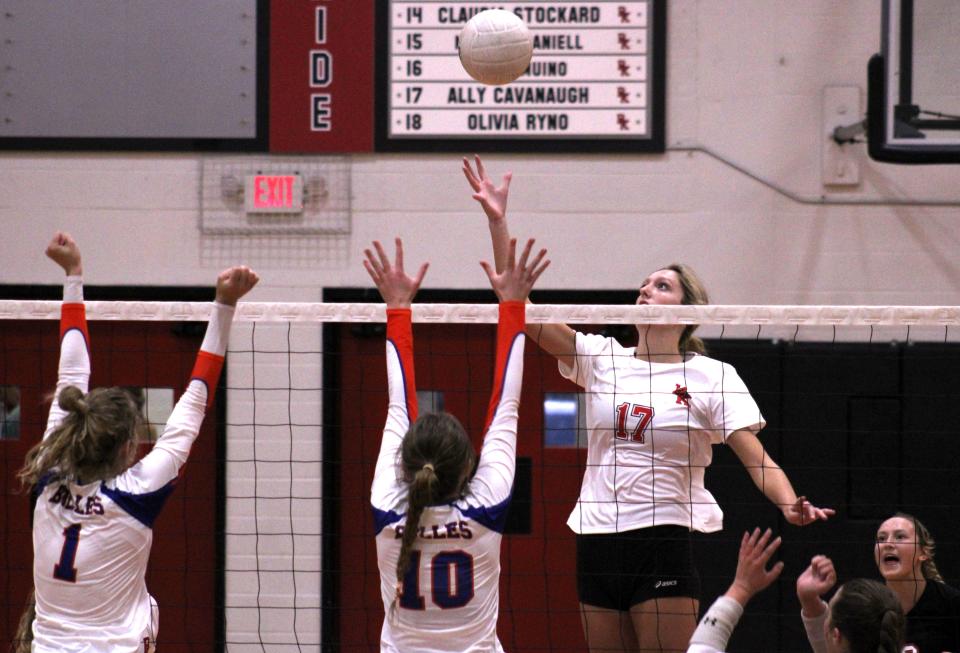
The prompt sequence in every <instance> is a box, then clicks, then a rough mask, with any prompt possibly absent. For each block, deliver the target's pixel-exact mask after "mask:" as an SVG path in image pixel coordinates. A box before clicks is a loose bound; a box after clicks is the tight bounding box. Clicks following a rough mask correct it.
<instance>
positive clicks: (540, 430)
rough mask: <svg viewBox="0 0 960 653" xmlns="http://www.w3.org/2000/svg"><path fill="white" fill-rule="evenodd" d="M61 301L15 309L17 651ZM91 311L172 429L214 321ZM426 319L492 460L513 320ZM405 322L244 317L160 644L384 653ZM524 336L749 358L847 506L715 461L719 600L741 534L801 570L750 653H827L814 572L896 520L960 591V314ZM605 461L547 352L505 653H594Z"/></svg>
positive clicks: (425, 403)
mask: <svg viewBox="0 0 960 653" xmlns="http://www.w3.org/2000/svg"><path fill="white" fill-rule="evenodd" d="M59 306H60V304H59V302H47V301H0V388H2V389H3V394H2V398H3V399H4V406H3V408H4V410H3V422H2V423H0V425H2V429H3V430H0V435H2V439H0V457H2V460H3V465H4V475H5V476H4V478H5V481H4V485H3V487H4V490H3V501H4V507H3V517H2V518H0V527H2V529H3V537H4V541H5V542H6V544H7V545H6V546H5V547H4V549H3V553H2V554H0V587H2V588H3V592H4V598H2V599H0V601H2V602H3V607H2V610H0V628H2V632H0V646H6V644H7V643H8V642H9V641H10V640H11V638H12V637H13V632H14V628H15V625H16V622H17V620H18V619H19V616H20V613H21V610H22V608H23V604H24V600H25V599H26V596H27V593H28V592H29V590H30V587H31V585H32V544H31V534H30V521H29V517H30V508H29V496H28V495H27V494H25V493H23V492H22V491H20V490H19V488H18V484H17V481H16V478H15V476H16V471H17V469H19V467H20V465H21V464H22V461H23V456H24V454H25V453H26V451H27V449H28V448H29V447H30V446H31V445H32V444H34V443H35V442H36V441H37V440H38V439H39V437H40V434H41V433H42V431H43V428H44V424H45V420H46V411H47V406H48V405H49V404H48V402H49V398H48V396H49V393H50V392H51V391H52V389H53V388H54V385H55V382H56V373H57V357H58V352H59V342H58V332H57V323H56V320H57V319H58V318H59ZM87 314H88V319H89V321H90V333H91V349H92V368H93V373H92V377H91V387H96V386H104V385H118V386H124V387H127V388H129V389H130V390H131V392H132V393H134V394H135V396H136V397H137V398H138V401H141V402H142V405H143V410H144V413H145V415H146V416H147V419H148V421H149V422H150V423H151V425H152V426H153V427H154V428H153V429H152V431H153V433H154V434H156V433H159V431H160V430H162V426H163V423H164V422H165V420H166V416H167V415H169V411H170V410H171V409H172V407H173V403H174V402H175V400H176V399H177V398H178V397H179V395H180V393H181V392H182V391H183V389H184V388H185V386H186V383H187V380H188V377H189V373H190V369H191V367H192V364H193V358H194V356H195V354H196V351H197V348H198V347H199V344H200V341H201V339H202V336H203V331H204V328H205V325H204V322H205V320H206V319H207V316H208V314H209V304H205V303H193V302H167V303H158V302H96V301H90V302H87ZM413 320H414V343H415V360H416V374H417V384H418V400H419V403H420V406H421V410H430V409H436V410H441V409H442V410H446V411H448V412H451V413H453V414H454V415H456V416H457V417H458V418H459V419H460V420H461V421H462V422H463V424H464V426H465V427H466V428H467V431H468V433H470V434H471V436H472V437H473V438H474V441H475V443H476V444H477V445H479V442H480V438H481V437H482V428H483V424H484V418H485V414H486V409H487V404H488V400H489V392H490V388H491V377H492V374H493V366H494V360H493V355H494V354H493V352H494V339H495V326H494V325H495V323H496V320H497V307H496V305H495V304H417V305H415V306H414V307H413ZM384 321H385V310H384V306H383V305H382V304H365V303H357V304H352V303H322V304H321V303H317V304H291V303H252V302H251V303H241V304H240V306H239V307H238V310H237V314H236V318H235V323H234V329H233V333H232V336H231V341H230V347H229V351H228V357H227V366H226V373H225V375H224V379H223V380H222V387H221V388H220V389H219V390H218V402H217V404H216V408H215V409H213V410H211V411H210V412H209V413H208V416H207V419H206V421H205V423H204V427H203V431H202V432H201V435H200V437H199V438H198V440H197V443H196V445H195V447H194V450H193V452H192V454H191V458H190V461H189V462H188V464H187V467H186V469H185V471H184V474H183V477H182V478H181V480H180V481H179V482H178V487H177V490H176V491H175V492H174V494H173V495H172V497H171V498H170V500H169V501H168V503H167V506H166V507H165V509H164V511H163V512H162V513H161V516H160V518H159V519H158V521H157V523H156V526H155V531H154V544H153V551H152V557H151V563H150V568H149V572H148V579H147V582H148V588H149V589H150V591H151V593H152V594H153V596H154V597H156V599H157V601H158V603H159V604H160V636H159V642H160V645H161V646H162V647H163V650H167V651H169V650H173V651H177V650H183V651H188V650H219V649H222V650H227V651H239V652H246V651H284V652H286V651H319V650H336V651H375V650H378V648H379V633H380V627H381V624H382V620H383V606H382V602H381V599H380V592H379V573H378V570H377V565H376V556H375V547H374V531H373V523H372V519H371V514H370V509H369V488H370V483H371V481H372V476H373V469H374V466H375V462H376V457H377V453H378V450H379V444H380V437H381V431H382V428H383V422H384V417H385V413H386V404H387V395H386V370H385V364H384V333H385V329H384ZM527 321H528V323H532V324H535V323H559V322H562V323H567V324H570V325H571V326H573V327H574V328H577V329H580V330H584V331H589V332H594V333H604V334H607V335H611V336H613V337H617V338H618V339H620V340H621V341H622V342H623V344H624V345H630V344H633V343H632V342H631V340H633V341H635V340H636V329H635V327H634V325H636V324H643V323H653V324H674V323H681V324H699V325H700V329H699V331H698V332H697V334H698V335H700V336H701V337H703V338H705V339H706V341H707V346H708V350H709V351H708V353H709V355H711V356H712V357H715V358H718V359H720V360H723V361H724V362H728V363H730V364H732V365H734V366H735V368H736V369H737V371H738V373H739V375H740V376H741V377H742V378H743V380H744V381H745V382H746V385H747V387H748V388H749V389H750V391H751V394H752V395H753V397H754V398H755V399H756V401H757V403H758V404H759V406H760V409H761V411H762V413H763V415H764V417H765V418H766V420H767V423H768V425H767V427H766V428H765V429H764V430H763V431H762V432H761V434H760V438H761V440H762V442H763V443H764V445H765V447H766V448H767V450H768V452H769V453H770V454H771V456H772V457H773V458H774V459H775V460H776V461H777V462H778V463H779V464H780V465H781V466H782V467H783V468H784V469H785V471H786V472H787V474H788V476H789V477H790V479H791V481H792V483H793V485H794V487H795V489H796V490H797V492H798V494H803V495H806V496H807V497H809V498H810V500H811V501H812V502H813V503H815V504H816V505H818V506H825V507H832V508H835V509H836V510H837V512H838V514H837V516H836V517H835V518H834V519H833V520H831V521H830V522H827V523H821V524H815V525H812V526H809V527H804V528H797V527H793V526H789V525H786V524H785V523H784V521H783V519H782V517H781V516H780V512H779V510H778V509H777V508H775V507H774V506H772V505H771V504H770V503H769V502H768V501H767V500H766V499H765V498H764V497H763V496H762V494H761V493H760V492H759V491H758V490H757V489H756V488H755V487H754V485H753V483H752V482H751V481H750V479H749V476H748V475H747V473H746V471H745V470H744V468H743V465H742V464H741V463H740V462H739V461H738V460H737V458H736V457H735V456H734V455H733V453H732V451H730V450H729V449H728V448H727V447H722V446H720V447H714V455H713V462H712V464H711V465H710V466H709V467H708V468H707V471H706V485H707V488H708V489H709V490H710V491H711V492H712V493H713V494H714V496H715V497H716V499H717V501H718V502H719V504H720V506H721V508H722V509H723V511H724V513H725V519H724V529H723V531H721V532H719V533H714V534H710V535H699V534H695V535H694V536H693V543H694V551H695V560H696V563H697V567H698V571H699V574H700V576H701V582H702V586H703V590H702V595H701V597H700V599H701V609H705V608H706V607H707V606H708V605H709V604H710V602H711V601H712V600H713V599H714V598H715V597H716V596H717V595H719V594H720V593H722V592H723V591H724V590H725V588H726V587H727V585H728V584H729V583H730V581H731V580H732V578H733V573H734V569H735V567H736V555H737V549H738V546H739V540H740V535H741V533H742V532H743V531H744V530H746V529H748V528H753V527H754V526H761V527H767V526H769V527H771V528H773V529H774V530H775V531H776V532H777V533H778V534H780V535H782V537H783V539H784V544H783V546H782V548H781V552H780V559H782V560H783V561H784V562H785V564H786V570H785V572H784V574H783V577H782V578H781V580H780V581H778V583H777V585H776V586H775V587H773V588H771V589H769V590H767V591H766V592H765V593H763V594H761V595H760V596H758V597H757V598H756V599H755V601H754V602H753V603H751V605H750V606H749V607H748V608H747V611H746V614H745V616H744V618H743V619H742V621H741V625H740V626H739V627H738V629H737V631H736V633H735V636H734V640H733V642H732V644H731V647H733V648H732V650H743V651H771V650H778V651H803V650H807V644H806V641H805V638H804V634H803V627H802V624H801V623H800V619H799V607H798V606H797V603H796V599H795V598H794V587H793V583H794V581H795V579H796V576H797V575H799V574H800V573H801V572H802V571H803V570H804V569H805V568H806V565H807V564H808V562H809V559H810V557H811V556H812V555H814V554H818V553H823V554H826V555H829V556H830V557H831V558H833V560H834V562H835V565H836V567H837V569H838V572H839V574H840V580H841V582H842V581H843V580H845V579H848V578H852V577H857V576H866V577H871V578H872V577H877V572H876V567H875V565H874V562H873V541H874V534H875V531H876V528H877V526H878V524H879V523H880V521H882V520H883V519H884V518H886V517H888V516H890V515H892V514H893V513H894V512H896V511H898V510H904V511H906V512H909V513H912V514H914V515H916V516H917V517H918V518H919V519H920V520H921V521H923V522H924V523H925V524H926V525H927V526H928V528H929V529H930V530H931V532H932V533H933V535H934V536H935V537H936V539H937V556H938V560H939V561H940V565H939V566H940V569H941V573H942V574H943V575H944V577H945V578H946V579H947V581H948V582H950V581H951V580H956V579H957V578H958V577H960V572H958V571H957V570H958V569H960V537H958V535H957V520H956V514H957V511H956V508H957V503H958V501H957V499H956V495H955V490H954V488H955V487H956V461H957V460H960V438H958V437H957V435H956V428H957V427H956V425H957V424H958V423H960V396H958V395H960V384H957V383H956V381H955V374H956V371H957V369H958V367H960V346H958V341H960V307H902V306H901V307H896V306H887V307H879V306H718V305H712V306H673V307H669V306H620V305H595V306H582V305H561V304H538V305H530V306H528V310H527ZM149 446H150V443H145V444H144V445H143V447H144V451H145V450H146V449H147V448H148V447H149ZM585 461H586V433H585V428H584V397H583V394H582V390H581V389H580V388H578V387H577V386H575V385H573V384H571V383H570V382H568V381H566V380H565V379H563V378H562V377H561V376H560V375H559V372H558V370H557V364H556V361H555V360H554V359H553V358H552V357H550V356H548V355H546V354H544V353H543V352H542V351H540V350H539V349H538V347H537V346H536V345H535V344H534V343H532V342H528V344H527V347H526V363H525V375H524V389H523V395H522V400H521V407H520V422H519V433H518V466H517V477H516V482H515V489H514V496H513V501H512V504H511V510H510V514H509V518H508V523H507V530H506V534H505V537H504V541H503V548H502V558H501V560H502V577H501V611H500V618H499V626H498V632H499V634H500V639H501V641H502V642H503V645H504V647H505V649H506V650H509V651H513V652H522V651H557V652H560V651H585V650H586V647H585V643H584V639H583V634H582V631H581V625H580V615H579V612H578V604H577V598H576V591H575V575H574V570H575V555H574V552H575V541H574V535H573V533H572V532H571V531H570V530H569V528H567V526H566V520H567V516H568V515H569V513H570V510H571V508H572V507H573V505H574V503H575V502H576V499H577V496H578V494H579V489H580V482H581V479H582V476H583V472H584V469H585V464H586V462H585Z"/></svg>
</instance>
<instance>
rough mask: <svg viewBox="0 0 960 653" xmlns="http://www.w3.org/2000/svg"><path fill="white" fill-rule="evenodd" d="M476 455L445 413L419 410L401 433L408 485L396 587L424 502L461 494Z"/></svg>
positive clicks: (453, 419)
mask: <svg viewBox="0 0 960 653" xmlns="http://www.w3.org/2000/svg"><path fill="white" fill-rule="evenodd" d="M476 457H477V456H476V453H475V452H474V450H473V445H472V444H471V442H470V438H469V437H468V436H467V432H466V431H465V430H464V429H463V425H461V424H460V422H459V420H457V418H456V417H454V416H453V415H451V414H449V413H442V412H441V413H424V414H422V415H421V416H420V417H419V418H417V420H416V421H415V422H414V423H413V424H412V425H411V426H410V430H409V431H407V434H406V435H405V436H404V437H403V444H402V445H401V447H400V466H401V469H402V473H403V480H405V481H406V482H407V483H408V489H407V516H406V521H405V522H404V526H403V535H402V540H401V542H400V555H399V557H398V558H397V587H398V589H399V587H400V586H401V584H402V583H403V578H404V576H405V575H406V574H407V571H408V569H409V567H410V553H411V551H412V549H413V543H414V542H415V541H416V539H417V535H418V533H419V531H420V515H421V514H423V511H424V509H425V508H426V507H427V506H431V505H436V504H438V503H442V502H444V501H452V500H453V499H455V498H456V497H458V496H460V495H461V493H462V492H463V489H464V486H465V484H466V482H467V480H468V476H469V475H470V474H471V473H472V471H473V466H474V463H475V461H476Z"/></svg>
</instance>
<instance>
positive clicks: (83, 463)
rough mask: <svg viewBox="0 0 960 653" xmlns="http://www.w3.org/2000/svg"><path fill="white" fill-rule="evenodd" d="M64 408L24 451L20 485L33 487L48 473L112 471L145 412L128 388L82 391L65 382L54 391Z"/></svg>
mask: <svg viewBox="0 0 960 653" xmlns="http://www.w3.org/2000/svg"><path fill="white" fill-rule="evenodd" d="M56 401H57V404H58V405H59V406H60V408H61V409H62V410H63V411H64V412H65V413H66V415H65V417H64V418H63V421H61V422H60V424H59V425H58V426H57V427H56V428H55V429H54V430H53V432H52V433H50V435H48V436H47V437H46V438H44V439H43V440H41V441H40V442H38V443H37V444H36V445H34V446H33V447H32V448H31V449H30V451H28V452H27V455H26V458H25V460H24V463H23V467H22V468H20V471H19V472H17V477H18V478H19V479H20V484H21V487H25V488H26V487H33V486H34V485H36V484H37V483H38V482H39V481H40V480H41V479H42V478H43V477H45V476H47V475H48V474H49V473H54V474H55V475H56V478H57V479H68V480H71V481H82V482H84V483H91V482H93V481H98V480H104V479H107V478H110V477H112V476H116V475H117V474H119V473H120V472H122V471H123V470H125V469H126V468H127V467H128V466H129V462H130V461H129V460H128V459H127V458H126V457H125V456H123V455H122V453H123V451H124V446H125V445H127V443H129V442H133V443H134V444H135V443H136V439H137V434H138V432H139V431H140V430H141V425H142V423H143V418H142V416H141V413H140V411H139V409H138V408H137V406H136V403H135V402H134V401H133V398H132V397H131V396H130V393H129V392H127V391H126V390H124V389H122V388H97V389H95V390H92V391H91V392H90V393H88V394H86V395H85V394H84V393H83V391H82V390H80V388H77V387H76V386H67V387H65V388H64V389H63V390H61V391H60V393H59V395H58V396H57V399H56Z"/></svg>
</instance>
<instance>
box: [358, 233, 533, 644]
mask: <svg viewBox="0 0 960 653" xmlns="http://www.w3.org/2000/svg"><path fill="white" fill-rule="evenodd" d="M374 247H375V249H376V254H374V253H373V252H371V251H370V250H369V249H368V250H366V257H367V258H366V261H364V267H366V269H367V272H369V273H370V277H371V278H372V279H373V281H374V283H375V284H376V285H377V289H378V290H379V291H380V295H381V296H382V297H383V300H384V301H385V302H386V304H387V379H388V387H389V406H388V408H387V421H386V425H385V426H384V430H383V441H382V442H381V446H380V456H379V458H378V459H377V467H376V471H375V474H374V479H373V487H372V490H371V499H370V501H371V504H372V507H373V516H374V521H375V527H374V528H375V532H376V538H377V560H378V564H379V567H380V592H381V595H382V597H383V605H384V610H385V612H386V617H385V619H384V623H383V630H382V633H381V637H380V650H381V651H389V652H391V653H393V652H403V653H412V652H414V651H416V652H418V653H430V652H441V651H502V650H503V648H502V647H501V645H500V641H499V639H498V638H497V613H498V608H499V601H500V598H499V597H500V592H499V583H500V541H501V540H502V539H503V528H504V523H505V521H506V514H507V508H508V507H509V504H510V497H511V492H512V489H513V477H514V472H515V470H516V449H517V412H518V409H519V405H520V385H521V381H522V377H523V344H524V336H523V325H524V313H525V307H524V301H525V300H526V298H527V295H528V294H529V292H530V289H531V288H532V287H533V284H534V282H535V281H536V280H537V278H538V277H539V276H540V274H541V273H542V272H543V271H544V269H546V267H547V266H548V265H549V263H550V262H549V261H544V260H543V257H544V255H545V254H546V250H541V251H540V252H539V253H538V254H537V255H536V256H535V257H533V258H532V260H530V250H531V248H532V247H533V241H532V240H531V241H529V242H528V243H527V246H526V247H525V248H524V251H523V253H522V255H521V256H520V260H519V261H516V260H515V255H516V241H511V243H510V244H509V253H508V256H507V260H506V265H505V267H504V269H503V272H502V273H500V274H498V273H496V272H494V271H493V269H492V268H491V267H490V265H489V264H487V263H482V264H481V265H483V268H484V270H485V271H486V273H487V276H489V278H490V284H491V285H492V286H493V289H494V291H495V292H496V293H497V296H498V297H499V298H500V321H499V324H498V327H497V354H496V370H495V374H494V379H493V383H494V385H493V393H492V396H491V399H490V406H489V410H488V412H487V428H486V433H485V435H484V440H483V448H482V451H481V453H480V461H479V463H477V461H476V454H475V452H474V449H473V445H472V443H471V442H470V438H469V436H468V435H467V433H466V432H465V431H464V429H463V426H461V424H460V422H459V421H458V420H457V419H456V418H455V417H453V416H452V415H450V414H448V413H426V414H424V415H421V416H419V417H417V395H416V384H415V381H414V370H413V334H412V329H411V312H410V303H411V301H412V300H413V297H414V295H415V294H416V292H417V289H418V288H419V287H420V282H421V281H422V280H423V275H424V274H425V273H426V271H427V264H424V265H422V266H421V267H420V270H419V272H418V273H417V275H416V277H409V276H408V275H407V274H406V273H405V272H404V269H403V248H402V243H401V242H400V239H399V238H398V239H397V241H396V259H395V261H394V262H393V263H392V264H391V262H390V260H389V259H388V258H387V255H386V254H385V252H384V250H383V247H382V246H381V245H380V243H378V242H374Z"/></svg>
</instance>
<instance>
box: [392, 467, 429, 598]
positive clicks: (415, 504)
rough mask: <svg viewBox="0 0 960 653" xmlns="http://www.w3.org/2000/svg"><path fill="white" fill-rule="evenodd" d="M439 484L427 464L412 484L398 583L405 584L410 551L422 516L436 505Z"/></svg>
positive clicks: (398, 562) (398, 568) (401, 542)
mask: <svg viewBox="0 0 960 653" xmlns="http://www.w3.org/2000/svg"><path fill="white" fill-rule="evenodd" d="M437 484H438V479H437V473H436V471H434V468H433V465H431V464H430V463H427V464H425V465H424V466H423V467H422V468H421V469H420V471H419V472H417V473H416V475H415V476H414V477H413V481H412V482H411V483H410V488H409V490H408V494H407V520H406V521H405V522H404V524H403V539H401V540H400V556H399V557H398V558H397V582H398V583H403V577H404V576H405V575H406V573H407V569H408V568H409V567H410V551H411V549H412V548H413V543H414V541H415V540H416V539H417V533H418V532H419V530H420V515H421V514H423V509H424V508H426V507H427V506H429V505H430V504H432V503H434V501H435V492H436V488H437Z"/></svg>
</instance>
